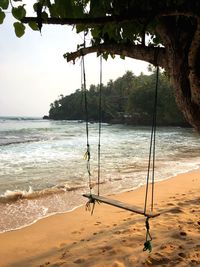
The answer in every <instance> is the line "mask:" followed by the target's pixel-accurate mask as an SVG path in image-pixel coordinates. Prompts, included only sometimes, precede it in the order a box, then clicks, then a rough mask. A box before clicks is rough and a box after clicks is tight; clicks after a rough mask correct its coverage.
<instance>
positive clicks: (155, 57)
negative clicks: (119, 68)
mask: <svg viewBox="0 0 200 267" xmlns="http://www.w3.org/2000/svg"><path fill="white" fill-rule="evenodd" d="M94 52H98V53H100V54H102V53H104V52H107V53H111V54H114V55H121V56H126V57H130V58H134V59H139V60H144V61H147V62H149V63H151V64H154V65H159V66H161V67H163V68H165V67H166V64H167V61H166V56H165V48H163V47H153V46H143V45H133V44H131V45H129V44H100V45H98V46H91V47H85V48H81V49H79V50H77V51H76V52H72V53H66V54H64V58H66V59H67V61H68V62H69V61H75V59H77V58H79V57H81V56H85V55H87V54H91V53H94Z"/></svg>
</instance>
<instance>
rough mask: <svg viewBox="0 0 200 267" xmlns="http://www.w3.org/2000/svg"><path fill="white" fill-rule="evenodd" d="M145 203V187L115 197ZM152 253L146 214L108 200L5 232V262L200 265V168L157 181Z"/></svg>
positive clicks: (1, 240)
mask: <svg viewBox="0 0 200 267" xmlns="http://www.w3.org/2000/svg"><path fill="white" fill-rule="evenodd" d="M113 197H115V198H116V199H118V200H121V201H123V202H127V203H132V204H134V205H141V206H142V203H143V199H144V188H143V187H141V188H139V189H137V190H135V191H131V192H126V193H122V194H119V195H116V196H113ZM169 208H173V212H169V213H166V214H162V215H161V216H159V217H157V218H154V219H151V220H150V227H151V229H150V230H151V234H152V237H153V241H152V246H153V251H152V252H151V253H148V252H143V244H144V241H145V218H144V217H143V216H141V215H136V214H133V213H130V212H128V211H124V210H121V209H118V208H114V207H111V206H108V205H103V204H101V205H98V204H97V205H96V208H95V212H94V215H93V216H91V215H90V214H89V213H88V212H86V211H85V207H81V208H78V209H76V210H75V211H73V212H69V213H65V214H58V215H54V216H51V217H49V218H45V219H42V220H40V221H38V222H37V223H35V224H33V225H31V226H29V227H26V228H23V229H21V230H16V231H12V232H8V233H3V234H0V244H1V248H0V266H1V267H3V266H13V267H18V266H20V267H24V266H25V267H29V266H69V267H73V266H87V267H89V266H96V267H97V266H98V267H105V266H107V267H108V266H109V267H110V266H113V267H122V266H127V267H129V266H200V170H197V171H193V172H190V173H186V174H181V175H178V176H176V177H174V178H170V179H168V180H165V181H162V182H159V183H156V187H155V210H163V209H169Z"/></svg>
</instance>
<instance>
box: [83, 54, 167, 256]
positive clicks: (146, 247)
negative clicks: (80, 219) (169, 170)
mask: <svg viewBox="0 0 200 267" xmlns="http://www.w3.org/2000/svg"><path fill="white" fill-rule="evenodd" d="M81 66H82V72H81V73H82V76H81V77H82V78H81V84H82V89H83V91H84V100H85V120H86V135H87V150H86V153H85V159H87V171H88V176H89V190H90V193H89V194H83V196H84V197H86V198H88V202H87V204H86V209H87V210H89V211H91V215H92V214H93V211H94V207H95V203H96V202H97V203H104V204H108V205H111V206H114V207H117V208H120V209H124V210H127V211H131V212H133V213H136V214H140V215H143V216H145V217H146V223H145V225H146V241H145V243H144V249H143V250H144V251H145V250H149V252H150V251H151V249H152V248H151V240H152V238H151V235H150V232H149V231H150V227H149V219H150V218H155V217H157V216H159V215H160V214H161V213H163V212H154V211H153V205H154V169H155V137H156V113H157V91H158V78H159V67H158V66H157V71H156V85H155V100H154V110H153V120H152V128H151V138H150V148H149V160H148V171H147V178H146V193H145V200H144V208H140V207H137V206H133V205H130V204H126V203H123V202H120V201H118V200H115V199H111V198H107V197H104V196H100V190H99V189H100V147H101V143H100V141H101V122H102V115H101V95H102V56H101V55H100V88H99V143H98V179H97V185H98V194H97V195H96V194H92V182H91V172H90V145H89V120H88V106H87V90H86V75H85V63H84V56H82V65H81ZM151 163H152V182H151V184H152V191H151V210H150V212H148V211H147V199H148V193H149V183H150V181H149V180H150V169H151ZM91 204H92V208H91V207H90V205H91Z"/></svg>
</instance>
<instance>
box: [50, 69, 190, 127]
mask: <svg viewBox="0 0 200 267" xmlns="http://www.w3.org/2000/svg"><path fill="white" fill-rule="evenodd" d="M155 80H156V74H155V73H153V74H151V75H144V74H142V73H141V74H140V76H135V75H134V74H133V73H132V72H130V71H127V72H126V73H125V74H124V75H123V76H122V77H120V78H118V79H116V80H115V81H112V80H110V81H109V82H108V83H107V85H103V86H102V121H103V122H109V123H127V124H133V125H151V123H152V111H153V103H154V94H155ZM87 103H88V117H89V120H90V121H98V113H99V111H98V109H99V85H90V88H89V89H88V91H87ZM49 118H50V119H54V120H84V119H85V111H84V95H83V92H82V90H80V89H78V90H76V92H75V93H73V94H71V95H67V96H63V95H61V96H60V97H59V99H58V100H55V101H54V103H52V104H51V107H50V110H49ZM157 121H158V125H173V126H187V123H186V121H185V119H184V118H183V116H182V114H181V113H180V111H179V110H178V108H177V106H176V103H175V99H174V95H173V90H172V88H171V86H170V85H169V82H168V79H167V77H166V76H165V74H160V76H159V88H158V105H157Z"/></svg>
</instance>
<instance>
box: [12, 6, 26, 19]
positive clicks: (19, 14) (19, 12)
mask: <svg viewBox="0 0 200 267" xmlns="http://www.w3.org/2000/svg"><path fill="white" fill-rule="evenodd" d="M12 14H13V17H15V18H16V19H18V20H21V19H23V18H24V17H25V16H26V10H25V8H24V6H18V7H13V8H12Z"/></svg>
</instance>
